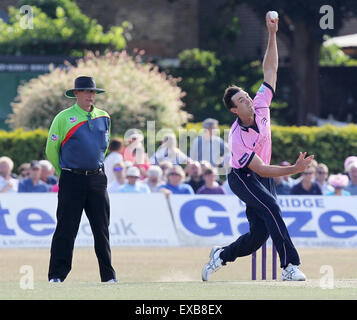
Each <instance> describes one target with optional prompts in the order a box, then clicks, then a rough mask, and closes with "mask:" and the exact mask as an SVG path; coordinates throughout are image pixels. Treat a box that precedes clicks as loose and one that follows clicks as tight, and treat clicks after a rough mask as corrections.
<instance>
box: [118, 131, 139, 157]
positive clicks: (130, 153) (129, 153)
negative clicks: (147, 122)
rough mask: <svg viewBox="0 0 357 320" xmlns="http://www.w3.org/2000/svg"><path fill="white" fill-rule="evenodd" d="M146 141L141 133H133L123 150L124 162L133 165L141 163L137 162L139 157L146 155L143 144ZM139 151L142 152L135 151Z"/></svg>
mask: <svg viewBox="0 0 357 320" xmlns="http://www.w3.org/2000/svg"><path fill="white" fill-rule="evenodd" d="M143 141H144V136H143V135H142V134H141V133H138V132H133V133H131V134H130V135H129V140H128V141H127V145H126V146H125V147H124V148H123V150H122V153H121V154H122V156H123V159H124V161H131V162H132V163H139V162H138V161H136V158H137V157H140V156H141V155H142V154H143V153H144V150H145V149H144V146H143V144H142V142H143ZM136 149H139V150H140V152H137V151H134V150H136Z"/></svg>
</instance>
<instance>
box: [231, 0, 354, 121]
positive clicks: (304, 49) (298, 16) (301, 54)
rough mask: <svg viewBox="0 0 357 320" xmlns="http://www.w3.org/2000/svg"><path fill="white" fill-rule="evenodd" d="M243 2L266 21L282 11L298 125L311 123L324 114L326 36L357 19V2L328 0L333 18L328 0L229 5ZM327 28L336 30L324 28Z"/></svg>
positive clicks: (273, 0) (275, 0)
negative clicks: (322, 88)
mask: <svg viewBox="0 0 357 320" xmlns="http://www.w3.org/2000/svg"><path fill="white" fill-rule="evenodd" d="M241 3H246V4H247V5H249V6H250V7H251V8H252V9H253V10H254V11H255V12H256V14H257V16H258V17H259V18H260V19H261V20H262V21H264V17H265V14H266V12H267V11H269V10H276V11H278V12H279V31H278V36H279V38H280V39H281V40H282V41H284V42H285V44H286V47H287V48H288V50H289V57H290V69H291V78H292V94H293V98H292V102H293V104H294V106H293V107H295V109H296V111H297V124H299V125H302V124H306V123H308V114H309V113H311V114H313V115H315V116H319V115H320V98H319V96H320V95H319V70H318V69H319V58H320V48H321V45H322V42H323V36H324V35H325V34H328V35H331V36H333V35H336V34H337V33H338V31H339V30H340V29H341V27H342V26H343V23H344V21H346V20H347V19H348V18H351V17H355V16H357V1H355V0H330V1H328V5H329V6H330V7H329V8H330V9H331V8H332V9H333V12H332V16H331V10H330V11H328V10H329V8H326V6H325V7H323V6H324V5H326V1H325V0H310V1H305V0H290V1H286V0H250V1H249V2H247V1H245V0H227V1H226V6H230V7H235V6H237V5H238V4H241ZM320 10H321V12H320ZM325 10H327V11H325ZM328 14H330V16H328ZM328 19H330V21H328ZM331 19H332V21H331ZM326 27H332V28H333V29H328V28H327V29H324V28H326Z"/></svg>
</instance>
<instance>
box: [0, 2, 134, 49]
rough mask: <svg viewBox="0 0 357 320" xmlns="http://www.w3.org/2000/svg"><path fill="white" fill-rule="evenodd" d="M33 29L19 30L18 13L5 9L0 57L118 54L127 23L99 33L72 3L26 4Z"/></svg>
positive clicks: (93, 22) (92, 23)
mask: <svg viewBox="0 0 357 320" xmlns="http://www.w3.org/2000/svg"><path fill="white" fill-rule="evenodd" d="M22 4H26V5H31V6H32V9H33V28H32V29H28V28H22V27H21V19H19V9H18V8H15V7H12V6H10V7H9V17H10V21H9V23H8V24H7V23H5V22H4V21H2V20H1V19H0V54H15V55H24V54H34V53H36V54H40V55H49V54H53V55H55V54H57V55H65V56H83V54H84V52H85V50H92V51H95V50H99V51H100V52H104V50H105V49H112V50H120V49H123V48H124V47H125V46H126V39H125V36H124V35H125V33H126V32H127V31H128V30H129V29H130V28H131V25H130V23H128V22H124V23H123V24H122V25H121V26H114V27H111V28H110V30H109V31H108V32H103V27H102V26H101V25H100V24H98V23H97V21H96V20H94V19H90V18H89V17H87V16H86V15H84V14H83V13H82V12H81V11H80V9H79V8H78V6H77V4H76V3H75V2H74V1H72V0H39V1H35V0H30V1H27V0H26V1H20V5H22Z"/></svg>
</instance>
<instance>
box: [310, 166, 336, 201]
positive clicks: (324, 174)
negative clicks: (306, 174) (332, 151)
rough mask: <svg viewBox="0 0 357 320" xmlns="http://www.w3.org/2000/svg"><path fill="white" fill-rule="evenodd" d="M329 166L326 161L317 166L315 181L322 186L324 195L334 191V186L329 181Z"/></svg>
mask: <svg viewBox="0 0 357 320" xmlns="http://www.w3.org/2000/svg"><path fill="white" fill-rule="evenodd" d="M327 178H328V167H327V165H326V164H324V163H320V164H318V166H317V167H316V175H315V181H316V182H317V184H318V185H319V186H320V189H321V191H322V194H323V195H326V194H329V193H331V192H333V191H334V188H333V187H332V186H331V185H330V184H329V183H328V182H327Z"/></svg>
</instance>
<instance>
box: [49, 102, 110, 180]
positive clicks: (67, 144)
mask: <svg viewBox="0 0 357 320" xmlns="http://www.w3.org/2000/svg"><path fill="white" fill-rule="evenodd" d="M109 140H110V117H109V115H108V113H107V112H105V111H103V110H100V109H97V108H95V107H94V106H92V111H91V112H86V111H84V110H83V109H82V108H81V107H80V106H79V105H78V104H75V105H74V106H72V107H70V108H68V109H65V110H63V111H61V112H60V113H59V114H58V115H57V116H56V117H55V118H54V120H53V122H52V125H51V128H50V130H49V133H48V138H47V144H46V155H47V158H48V160H49V161H50V162H51V163H52V164H53V166H54V167H55V169H56V171H57V173H58V175H60V173H61V168H71V169H84V170H96V169H98V168H99V167H101V166H102V165H103V161H104V156H105V154H106V152H107V149H108V145H109Z"/></svg>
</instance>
